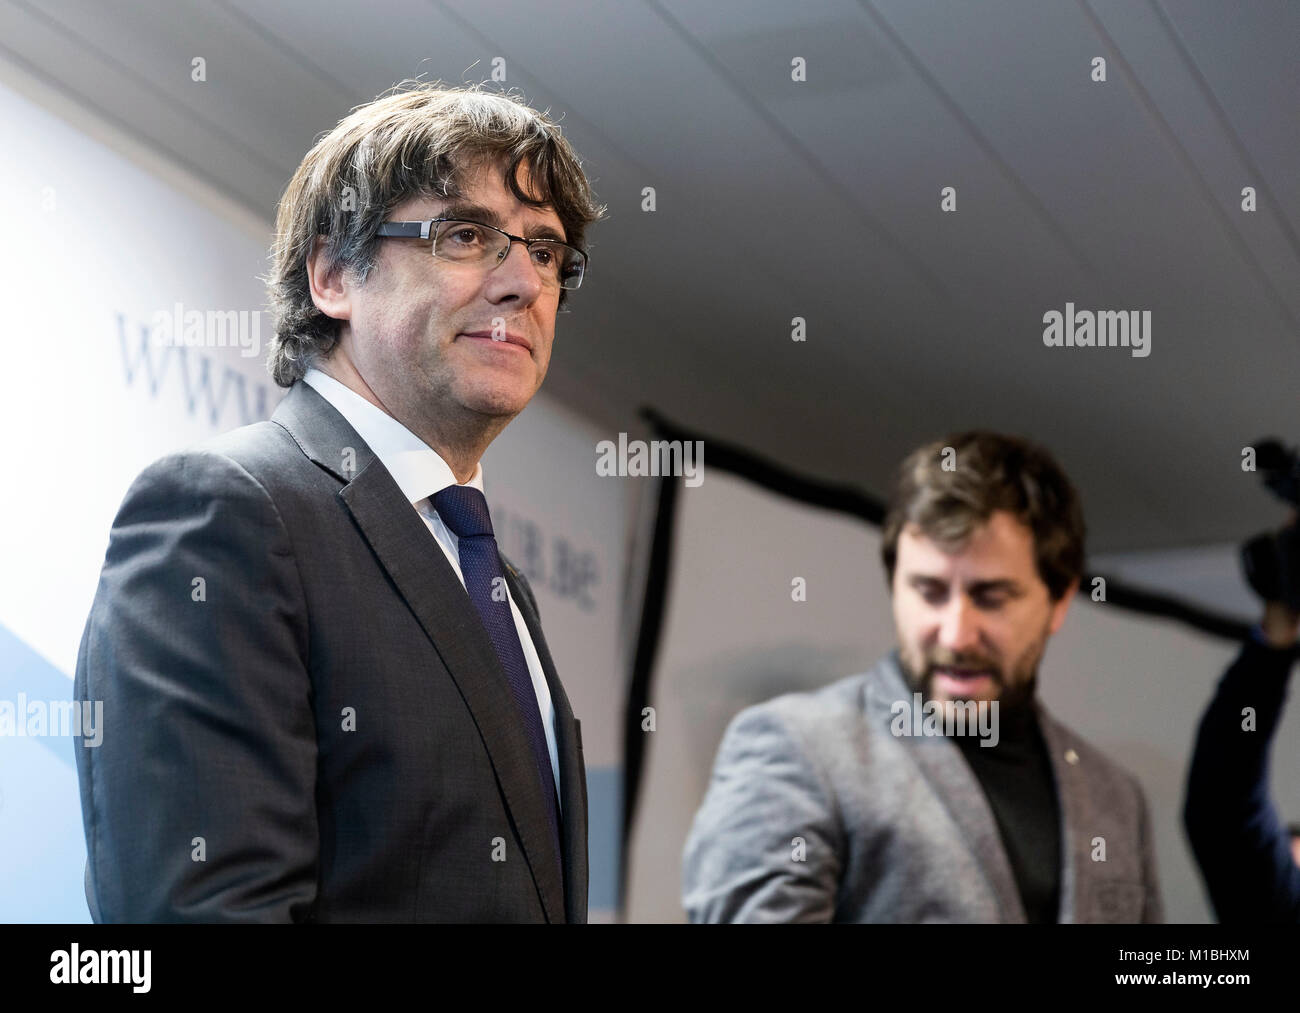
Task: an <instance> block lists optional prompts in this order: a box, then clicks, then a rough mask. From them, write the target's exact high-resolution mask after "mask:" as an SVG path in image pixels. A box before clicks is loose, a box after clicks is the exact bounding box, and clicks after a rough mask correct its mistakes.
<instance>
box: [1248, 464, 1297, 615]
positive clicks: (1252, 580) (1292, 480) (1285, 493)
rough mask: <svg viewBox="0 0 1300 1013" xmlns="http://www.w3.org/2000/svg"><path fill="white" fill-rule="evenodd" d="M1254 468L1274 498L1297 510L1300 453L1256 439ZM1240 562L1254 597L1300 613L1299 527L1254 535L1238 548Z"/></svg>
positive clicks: (1288, 527)
mask: <svg viewBox="0 0 1300 1013" xmlns="http://www.w3.org/2000/svg"><path fill="white" fill-rule="evenodd" d="M1255 466H1256V467H1257V468H1258V469H1259V470H1260V471H1261V472H1262V473H1263V478H1264V484H1265V485H1266V486H1268V488H1269V489H1270V490H1272V492H1273V493H1274V494H1275V495H1277V496H1278V497H1279V498H1281V499H1283V500H1285V501H1286V502H1287V503H1290V504H1291V505H1292V506H1293V507H1296V508H1297V509H1300V454H1297V453H1296V451H1295V450H1293V449H1289V448H1287V447H1284V446H1283V445H1282V443H1281V442H1280V441H1278V440H1273V439H1268V440H1260V441H1259V442H1258V443H1256V444H1255ZM1241 562H1242V566H1243V568H1244V569H1245V571H1246V580H1247V581H1248V582H1249V584H1250V586H1251V587H1252V588H1253V589H1254V591H1255V593H1256V594H1258V595H1259V596H1260V597H1261V598H1263V599H1264V600H1265V601H1278V602H1282V603H1283V604H1284V605H1286V606H1287V607H1288V608H1291V609H1295V610H1296V611H1300V528H1298V527H1297V526H1296V525H1295V524H1294V523H1293V524H1289V525H1287V526H1286V527H1285V528H1283V529H1282V530H1281V531H1268V532H1265V533H1264V534H1262V535H1256V536H1255V537H1254V538H1252V539H1251V540H1250V541H1248V542H1247V543H1246V544H1245V545H1243V546H1242V547H1241Z"/></svg>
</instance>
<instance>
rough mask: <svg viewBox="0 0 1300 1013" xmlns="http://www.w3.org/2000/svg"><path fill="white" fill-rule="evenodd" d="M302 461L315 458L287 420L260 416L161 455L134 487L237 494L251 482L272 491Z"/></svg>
mask: <svg viewBox="0 0 1300 1013" xmlns="http://www.w3.org/2000/svg"><path fill="white" fill-rule="evenodd" d="M295 459H296V460H295ZM298 462H306V463H308V464H310V462H309V461H307V459H306V457H305V456H304V455H303V454H302V453H301V451H300V450H299V449H298V447H297V444H296V443H295V442H294V441H293V438H292V437H291V436H290V435H289V434H288V433H287V432H286V431H285V430H284V428H283V427H282V426H280V425H278V424H277V423H274V422H271V421H269V420H268V421H262V422H255V423H253V424H252V425H248V426H241V427H240V428H238V429H232V430H230V431H229V432H225V433H221V434H219V435H217V436H212V437H209V438H207V439H205V440H201V441H199V442H197V443H193V444H190V445H189V446H186V447H182V448H181V449H179V450H174V451H172V452H170V453H167V454H163V455H162V456H160V457H157V458H155V459H154V460H153V461H152V462H151V463H150V464H149V465H148V466H147V467H145V468H144V469H143V470H142V471H141V472H140V473H139V475H138V476H137V477H136V478H135V480H134V482H133V483H132V486H131V492H132V493H137V492H141V491H145V490H154V489H159V488H162V489H166V490H168V491H171V492H173V493H183V492H184V491H186V490H191V491H198V490H199V489H203V490H205V491H208V492H218V491H226V492H228V493H231V494H235V493H237V492H238V491H239V490H240V488H241V487H245V486H246V487H248V488H249V489H252V488H254V487H260V489H261V491H262V492H264V493H266V494H268V495H270V493H271V490H273V489H275V488H276V487H277V485H279V484H280V483H281V482H282V481H283V480H284V478H285V477H286V476H287V475H288V474H290V473H291V470H292V468H293V467H294V466H295V465H296V464H297V463H298Z"/></svg>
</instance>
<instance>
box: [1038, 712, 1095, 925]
mask: <svg viewBox="0 0 1300 1013" xmlns="http://www.w3.org/2000/svg"><path fill="white" fill-rule="evenodd" d="M1038 726H1039V728H1040V729H1042V732H1043V741H1044V742H1045V743H1046V745H1047V755H1048V757H1049V758H1050V759H1051V761H1052V775H1053V777H1054V778H1055V780H1056V800H1057V806H1058V808H1059V810H1060V813H1061V909H1060V912H1059V915H1058V919H1057V920H1058V921H1060V922H1061V923H1062V924H1065V923H1069V922H1078V921H1081V920H1091V918H1090V912H1088V911H1086V910H1081V906H1086V905H1081V904H1080V900H1081V895H1080V889H1079V888H1080V886H1081V885H1082V884H1084V883H1086V882H1087V877H1088V871H1089V870H1088V863H1089V861H1090V858H1089V852H1088V849H1087V848H1082V847H1076V846H1075V835H1076V834H1077V833H1078V828H1079V827H1084V826H1087V825H1088V819H1087V816H1088V814H1087V812H1086V811H1085V810H1086V808H1087V806H1086V800H1087V798H1088V792H1087V784H1086V783H1085V781H1084V775H1083V772H1082V771H1081V770H1080V769H1079V767H1080V764H1079V756H1078V753H1077V752H1076V751H1075V750H1074V748H1073V747H1072V746H1071V740H1070V736H1069V733H1068V732H1067V731H1066V730H1065V728H1064V727H1062V726H1061V725H1060V724H1058V723H1057V722H1056V720H1055V719H1054V718H1053V717H1052V716H1051V715H1050V714H1048V713H1047V711H1046V709H1045V708H1044V707H1043V705H1042V704H1041V703H1039V704H1038ZM1071 756H1072V757H1073V762H1071V760H1070V759H1069V758H1070V757H1071ZM1079 843H1082V841H1080V842H1079Z"/></svg>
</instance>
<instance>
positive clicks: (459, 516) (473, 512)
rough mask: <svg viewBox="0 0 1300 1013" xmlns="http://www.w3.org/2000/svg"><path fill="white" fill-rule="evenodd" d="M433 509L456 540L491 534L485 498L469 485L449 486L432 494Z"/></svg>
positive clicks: (490, 520) (490, 519)
mask: <svg viewBox="0 0 1300 1013" xmlns="http://www.w3.org/2000/svg"><path fill="white" fill-rule="evenodd" d="M433 508H434V509H435V510H437V511H438V516H439V517H441V518H442V522H443V523H444V524H446V525H447V527H449V528H450V529H451V531H452V533H453V534H454V535H455V536H456V537H457V538H473V537H474V536H475V535H490V534H492V518H491V516H490V515H489V514H488V505H487V497H486V496H484V495H483V494H482V493H481V492H479V491H478V490H477V489H475V488H474V487H473V486H471V485H449V486H447V488H445V489H443V490H442V491H441V492H436V493H434V494H433Z"/></svg>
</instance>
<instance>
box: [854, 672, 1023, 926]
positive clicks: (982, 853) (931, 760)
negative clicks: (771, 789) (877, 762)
mask: <svg viewBox="0 0 1300 1013" xmlns="http://www.w3.org/2000/svg"><path fill="white" fill-rule="evenodd" d="M873 676H874V677H873V679H872V680H870V681H869V683H868V697H869V701H870V704H871V705H872V706H873V707H874V708H875V709H876V711H877V715H878V716H879V717H881V718H883V719H884V720H885V721H886V722H888V721H889V719H890V718H891V717H892V714H891V710H890V708H891V707H892V705H893V703H894V701H896V700H905V701H907V703H908V708H909V713H910V711H911V707H912V705H913V702H914V697H913V693H914V692H915V690H913V689H912V687H911V686H910V685H908V683H907V682H906V680H905V678H904V676H903V671H902V668H901V666H900V663H899V661H898V659H897V652H893V653H891V654H890V655H889V656H888V657H886V658H885V659H883V660H882V661H881V662H880V664H879V665H877V667H876V669H875V671H874V673H873ZM885 727H886V728H888V723H886V725H885ZM899 741H901V742H903V743H905V744H906V746H907V747H908V748H907V752H908V755H909V756H911V757H912V759H913V760H914V761H915V762H916V765H917V766H918V767H919V768H920V770H921V773H922V774H923V775H924V777H925V779H926V781H928V782H929V784H930V787H931V788H932V789H933V790H934V793H935V794H936V795H937V796H938V797H939V799H940V800H941V801H942V802H943V804H944V806H945V807H946V808H947V810H948V813H949V814H950V815H951V816H952V819H953V822H954V823H955V824H956V825H957V828H958V830H959V831H960V833H961V836H962V839H963V840H964V841H965V843H966V846H967V848H968V849H969V850H970V852H971V854H972V855H973V856H974V857H975V860H976V862H978V863H979V866H980V868H981V869H982V870H983V872H984V877H985V879H986V881H987V882H988V886H989V890H990V891H991V892H992V894H993V896H994V898H995V899H996V901H997V904H998V907H999V908H1000V909H1001V911H1002V916H1003V920H1004V921H1007V922H1024V921H1026V917H1025V911H1024V904H1023V903H1022V902H1021V900H1020V891H1019V889H1018V888H1017V886H1016V880H1015V875H1014V874H1013V873H1012V871H1011V863H1010V861H1009V860H1008V858H1007V852H1006V848H1005V847H1003V845H1002V836H1001V834H1000V833H999V831H998V827H997V822H996V821H995V820H994V818H993V811H992V809H991V808H990V807H989V803H988V799H987V798H985V796H984V790H983V789H982V788H981V787H980V785H979V782H978V781H977V780H976V779H975V775H974V774H973V773H972V772H971V769H970V765H969V764H967V762H966V760H965V758H964V757H963V756H962V755H961V750H960V748H959V747H958V746H957V745H956V744H955V743H953V742H950V741H949V740H948V738H947V737H946V736H943V735H938V736H908V737H905V738H900V740H899Z"/></svg>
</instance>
